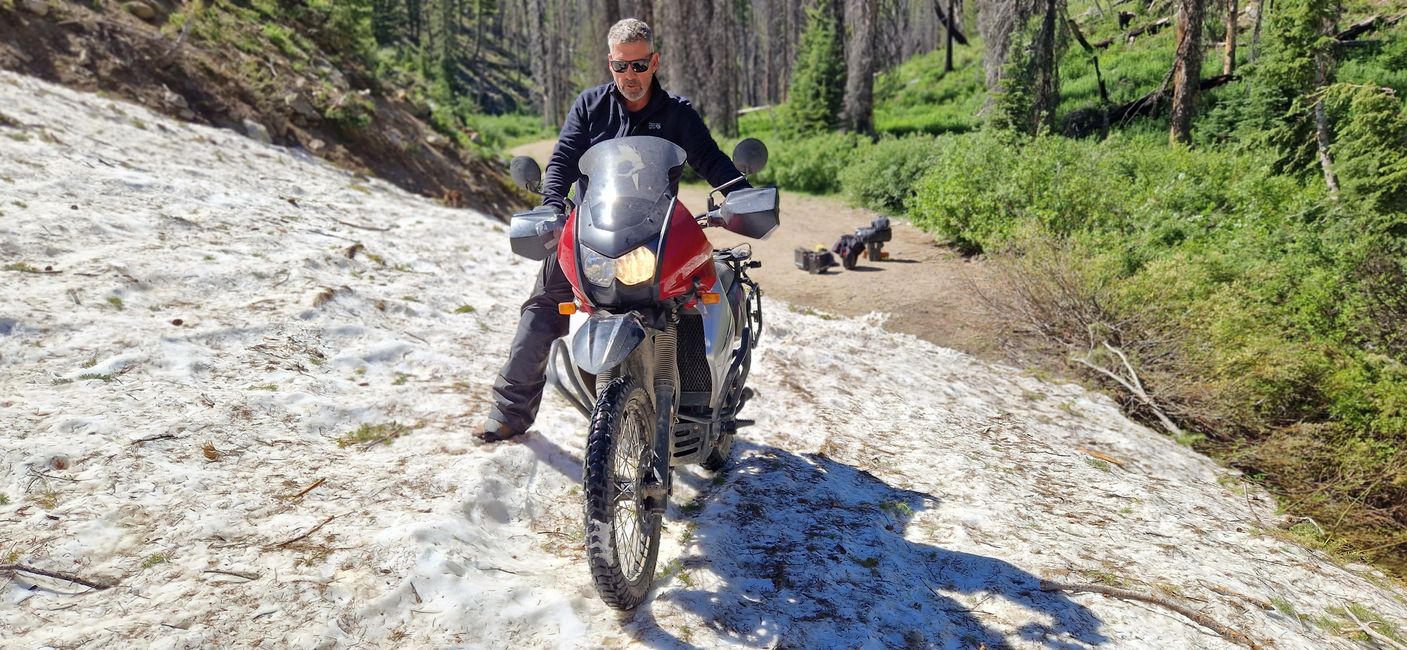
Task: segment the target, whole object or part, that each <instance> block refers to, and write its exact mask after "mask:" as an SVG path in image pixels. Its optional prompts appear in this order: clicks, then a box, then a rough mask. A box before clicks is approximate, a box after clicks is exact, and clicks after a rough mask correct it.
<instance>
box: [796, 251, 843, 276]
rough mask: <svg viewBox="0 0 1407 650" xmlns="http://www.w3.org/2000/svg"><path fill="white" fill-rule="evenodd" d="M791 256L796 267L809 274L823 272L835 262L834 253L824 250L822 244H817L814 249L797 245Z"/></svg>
mask: <svg viewBox="0 0 1407 650" xmlns="http://www.w3.org/2000/svg"><path fill="white" fill-rule="evenodd" d="M793 258H794V261H795V263H796V268H798V269H801V270H803V271H805V272H807V273H811V274H816V273H825V272H826V269H828V268H830V267H832V266H835V264H836V262H835V255H834V254H833V253H831V252H830V251H828V250H826V247H825V245H824V244H817V245H816V249H815V250H807V249H805V248H802V247H801V246H797V247H796V251H795V252H794V253H793Z"/></svg>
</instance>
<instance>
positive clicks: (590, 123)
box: [542, 79, 751, 207]
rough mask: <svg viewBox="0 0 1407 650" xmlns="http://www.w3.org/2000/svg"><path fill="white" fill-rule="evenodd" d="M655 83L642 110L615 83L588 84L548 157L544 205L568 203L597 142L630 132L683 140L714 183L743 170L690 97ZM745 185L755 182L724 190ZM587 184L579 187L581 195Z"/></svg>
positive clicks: (693, 164) (695, 163)
mask: <svg viewBox="0 0 1407 650" xmlns="http://www.w3.org/2000/svg"><path fill="white" fill-rule="evenodd" d="M650 88H651V90H650V102H649V103H648V104H646V105H645V108H643V109H641V110H640V112H638V113H631V112H630V111H627V110H626V109H625V98H623V97H621V95H620V93H619V92H617V91H616V85H615V84H614V83H607V84H602V85H600V86H596V87H594V88H588V89H586V90H585V91H583V92H582V93H581V94H580V95H578V96H577V98H576V102H575V103H573V104H572V110H571V111H570V112H568V113H567V119H566V122H565V123H563V124H562V134H561V136H560V137H559V138H558V139H557V147H556V148H555V149H553V150H552V158H551V159H549V160H548V161H547V171H546V173H545V174H544V175H543V183H542V193H543V204H544V205H546V204H554V205H557V206H558V207H561V206H562V205H563V203H562V199H563V198H564V197H566V196H567V190H568V189H569V188H570V187H571V186H572V183H575V182H577V181H578V180H579V179H580V178H581V171H580V170H579V169H578V168H577V163H578V162H579V161H580V160H581V156H582V154H584V153H586V150H587V149H590V148H591V145H594V144H596V143H598V142H601V141H603V140H610V139H612V138H622V137H625V136H628V135H653V136H658V137H661V138H664V139H666V140H669V141H670V142H673V143H674V144H677V145H679V146H680V148H682V149H684V153H685V155H686V156H687V157H688V158H687V159H688V162H689V166H690V167H693V168H694V171H696V172H698V174H699V176H702V177H703V178H704V179H705V180H707V181H708V184H709V185H710V186H712V187H718V186H719V185H722V184H724V183H727V182H728V181H731V180H733V179H735V178H737V177H739V176H741V175H742V173H741V172H739V171H738V168H737V167H734V166H733V161H732V160H731V159H729V158H728V156H726V155H724V154H723V152H722V151H721V150H719V148H718V143H716V142H714V141H713V136H712V135H711V134H710V133H709V132H708V126H706V125H705V124H704V121H703V118H701V117H699V114H698V112H697V111H695V110H694V107H693V106H692V105H690V104H689V100H687V99H684V98H682V97H676V96H674V95H671V94H669V93H666V92H665V91H664V89H663V88H661V87H660V82H659V80H658V79H653V80H651V86H650ZM743 187H751V185H748V184H747V181H742V182H740V183H738V184H736V185H733V186H732V187H730V188H728V189H727V190H724V194H727V193H728V192H729V191H732V190H734V189H738V188H743ZM583 189H584V188H580V187H578V188H577V196H578V197H580V196H582V192H583Z"/></svg>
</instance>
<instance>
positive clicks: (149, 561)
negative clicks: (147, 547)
mask: <svg viewBox="0 0 1407 650" xmlns="http://www.w3.org/2000/svg"><path fill="white" fill-rule="evenodd" d="M166 561H167V557H166V555H165V554H162V553H153V554H151V555H148V556H147V557H146V559H145V560H142V568H143V569H150V568H152V567H154V566H156V565H158V564H164V563H166Z"/></svg>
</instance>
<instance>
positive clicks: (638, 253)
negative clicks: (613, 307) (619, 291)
mask: <svg viewBox="0 0 1407 650" xmlns="http://www.w3.org/2000/svg"><path fill="white" fill-rule="evenodd" d="M653 277H655V253H654V252H653V251H651V250H650V248H649V247H648V246H641V247H639V248H637V249H635V250H633V251H630V252H629V253H626V254H625V255H622V256H621V258H620V259H618V260H616V279H617V280H620V282H621V284H627V285H631V284H640V283H641V282H649V281H650V278H653Z"/></svg>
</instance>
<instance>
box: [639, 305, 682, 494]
mask: <svg viewBox="0 0 1407 650" xmlns="http://www.w3.org/2000/svg"><path fill="white" fill-rule="evenodd" d="M668 319H669V320H668V323H667V324H666V325H665V328H664V331H662V332H659V333H657V334H655V345H654V349H655V350H654V351H655V364H654V365H655V367H654V370H655V372H654V378H655V444H654V473H653V475H652V476H651V477H650V480H647V481H646V482H645V484H644V485H642V486H641V490H642V492H643V493H644V496H645V508H646V509H647V510H649V512H650V514H658V515H663V514H664V510H665V507H666V506H668V505H669V494H670V492H671V491H672V489H673V482H674V478H673V477H674V473H673V472H672V471H670V465H671V463H670V461H671V460H672V459H673V457H674V408H675V400H676V398H677V397H678V395H679V356H678V352H677V351H678V346H679V315H678V314H674V313H670V314H669V315H668Z"/></svg>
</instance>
